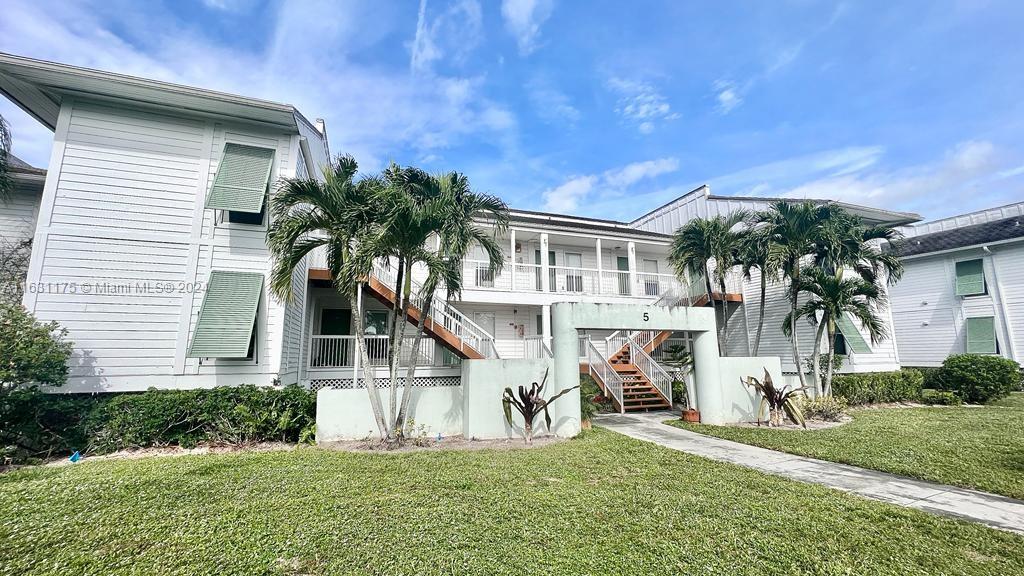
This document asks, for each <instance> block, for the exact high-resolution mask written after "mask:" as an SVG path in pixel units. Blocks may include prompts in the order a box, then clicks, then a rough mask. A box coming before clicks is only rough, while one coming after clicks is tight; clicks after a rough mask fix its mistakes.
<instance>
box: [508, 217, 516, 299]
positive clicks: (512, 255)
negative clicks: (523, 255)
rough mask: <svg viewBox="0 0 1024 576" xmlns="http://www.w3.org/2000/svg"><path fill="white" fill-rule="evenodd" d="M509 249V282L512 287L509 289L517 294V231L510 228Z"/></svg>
mask: <svg viewBox="0 0 1024 576" xmlns="http://www.w3.org/2000/svg"><path fill="white" fill-rule="evenodd" d="M508 248H509V252H508V253H509V257H508V260H509V268H511V269H510V270H509V271H508V276H509V279H510V280H509V282H511V286H509V289H510V290H512V291H513V292H515V290H516V229H515V228H510V229H509V231H508Z"/></svg>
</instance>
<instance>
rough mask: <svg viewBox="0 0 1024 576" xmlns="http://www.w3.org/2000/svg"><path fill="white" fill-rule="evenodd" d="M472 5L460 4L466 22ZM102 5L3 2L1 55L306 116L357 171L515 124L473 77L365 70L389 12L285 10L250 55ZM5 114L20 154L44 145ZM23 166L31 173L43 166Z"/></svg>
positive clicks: (370, 7)
mask: <svg viewBox="0 0 1024 576" xmlns="http://www.w3.org/2000/svg"><path fill="white" fill-rule="evenodd" d="M474 3H475V2H470V3H466V2H462V3H460V6H462V7H463V8H462V9H463V10H464V11H463V12H462V13H463V14H464V13H465V10H466V8H465V7H466V6H470V5H471V4H474ZM104 6H105V5H104V4H102V3H98V4H96V5H73V4H67V5H65V4H64V3H60V4H59V9H55V8H54V7H53V6H49V5H48V4H47V3H46V2H45V1H40V2H9V3H8V4H7V5H5V6H4V12H5V14H4V18H2V19H0V51H5V52H13V53H16V54H21V55H25V56H31V57H35V58H42V59H46V60H53V61H57V62H64V63H68V64H74V65H79V66H87V67H91V68H98V69H101V70H109V71H114V72H120V73H124V74H132V75H137V76H143V77H146V78H154V79H159V80H166V81H171V82H178V83H183V84H189V85H193V86H200V87H204V88H212V89H216V90H222V91H226V92H232V93H237V94H244V95H246V96H254V97H260V98H265V99H269V100H274V101H278V102H288V103H291V104H295V105H296V106H297V107H299V109H301V110H302V111H303V113H305V114H306V115H307V116H309V117H318V116H320V117H324V118H326V119H327V124H328V130H329V131H330V133H331V149H332V151H334V152H346V153H352V154H353V155H355V156H356V158H358V159H359V160H360V163H361V167H362V168H363V169H364V170H376V169H378V168H380V167H381V166H383V165H384V163H385V161H386V160H387V159H389V158H390V157H393V154H395V153H396V151H402V150H403V149H404V148H411V149H412V152H413V153H414V154H415V156H414V157H419V156H421V155H426V154H430V153H438V152H439V151H441V150H443V149H444V148H448V147H451V146H455V145H458V144H459V143H460V142H463V141H465V140H466V139H467V138H468V137H471V136H477V135H480V136H484V137H486V138H489V139H490V140H491V141H493V142H496V143H498V144H500V145H503V146H505V145H511V144H509V143H510V142H514V139H515V134H516V130H517V123H516V119H515V117H514V116H513V115H512V114H511V112H509V110H508V109H506V108H505V107H504V106H502V105H500V104H498V103H496V102H494V101H493V100H491V99H489V98H487V97H486V96H485V95H484V93H483V79H482V78H480V77H475V76H459V75H442V74H435V73H433V72H430V77H429V81H423V79H422V78H416V77H410V75H409V74H407V73H405V72H404V71H403V70H393V71H392V70H386V69H382V68H380V67H378V66H375V65H368V64H363V63H361V61H360V58H359V56H360V55H361V54H360V52H361V51H362V50H366V49H369V48H371V47H373V46H375V45H377V44H379V42H380V41H381V40H382V39H384V38H386V37H387V36H389V35H393V34H395V33H399V32H400V30H397V29H396V28H395V26H398V25H400V23H401V22H400V20H399V19H398V18H396V17H394V16H393V15H391V14H389V13H388V12H387V11H389V10H393V9H394V8H393V7H388V6H382V5H378V4H377V3H374V2H364V3H352V4H349V5H347V7H346V9H345V10H338V9H337V7H336V6H335V5H334V4H333V3H332V2H326V1H324V2H322V3H320V4H317V5H308V6H306V7H305V8H304V9H302V10H295V9H292V8H290V7H288V6H282V7H281V8H280V10H279V12H278V14H277V15H276V16H275V17H274V19H273V26H274V29H273V31H272V34H271V35H270V41H269V42H268V43H267V44H265V45H264V47H263V48H262V49H260V50H258V51H252V50H246V49H242V48H232V47H229V46H226V45H223V44H221V43H220V42H219V41H217V40H214V39H211V38H208V37H205V36H202V35H199V34H198V33H197V31H196V30H195V29H194V28H192V27H188V26H185V25H183V24H181V23H180V22H179V21H177V20H175V19H174V17H173V15H170V14H153V15H152V16H153V17H151V18H147V19H145V20H141V21H140V20H138V19H133V20H129V19H130V18H132V17H131V16H130V15H123V16H122V12H123V11H116V10H106V11H104V10H101V8H103V7H104ZM154 10H156V9H155V8H154ZM382 11H383V12H382ZM325 14H326V15H330V17H329V18H325V17H324V15H325ZM157 16H160V17H157ZM119 18H123V19H121V20H119ZM370 21H372V22H374V25H373V26H367V25H366V22H370ZM127 23H131V24H132V25H131V26H128V25H127ZM310 39H315V41H311V40H310ZM444 49H445V50H447V48H444ZM446 54H447V52H446ZM5 106H7V107H6V108H3V110H4V112H3V113H4V116H5V117H7V115H8V112H7V110H11V107H10V106H9V105H6V104H5ZM11 114H12V118H10V121H11V122H12V125H14V126H15V129H16V132H15V146H16V148H15V149H16V150H17V151H18V152H21V151H23V150H25V149H26V148H32V149H38V148H40V146H39V144H38V143H39V142H42V141H44V140H46V141H47V142H48V139H49V138H51V137H52V136H51V135H50V134H49V133H48V132H47V131H46V130H45V129H41V128H39V127H38V126H31V125H30V124H31V122H25V123H24V124H25V125H26V127H22V126H19V125H18V123H19V122H20V121H19V120H17V119H16V118H14V116H17V114H20V112H19V113H17V114H15V113H13V112H12V113H11ZM332 126H333V127H334V128H333V129H332V128H331V127H332ZM23 128H24V129H23ZM46 148H47V149H48V148H49V145H48V143H47V145H46ZM26 155H27V156H28V157H27V158H26V160H29V161H31V162H33V163H36V164H39V163H42V164H44V165H45V162H46V160H47V158H48V153H46V154H38V155H37V154H36V153H32V154H26Z"/></svg>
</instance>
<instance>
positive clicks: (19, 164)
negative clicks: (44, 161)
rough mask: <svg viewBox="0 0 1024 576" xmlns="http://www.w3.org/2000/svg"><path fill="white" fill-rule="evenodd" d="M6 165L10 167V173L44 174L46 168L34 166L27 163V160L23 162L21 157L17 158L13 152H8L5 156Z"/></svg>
mask: <svg viewBox="0 0 1024 576" xmlns="http://www.w3.org/2000/svg"><path fill="white" fill-rule="evenodd" d="M7 166H8V167H9V168H10V170H11V172H12V173H22V174H39V175H45V174H46V170H45V169H43V168H36V167H35V166H33V165H31V164H29V163H28V162H25V161H24V160H22V159H21V158H18V157H17V156H15V155H14V154H8V156H7Z"/></svg>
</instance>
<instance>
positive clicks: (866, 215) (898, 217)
mask: <svg viewBox="0 0 1024 576" xmlns="http://www.w3.org/2000/svg"><path fill="white" fill-rule="evenodd" d="M695 196H704V197H705V199H707V200H708V201H747V202H754V203H758V204H765V205H767V204H768V203H770V202H777V201H782V202H793V203H795V202H803V201H805V200H810V201H811V202H814V203H816V204H834V205H836V206H840V207H842V208H844V209H846V211H848V212H850V213H851V214H854V215H857V216H860V217H861V218H863V219H865V220H867V221H870V222H875V223H879V224H892V225H898V224H909V223H911V222H918V221H920V220H921V216H920V215H918V214H915V213H913V212H899V211H895V210H886V209H883V208H875V207H872V206H862V205H860V204H850V203H847V202H840V201H838V200H828V199H822V198H775V197H768V196H726V195H722V194H712V193H711V187H710V186H708V185H707V184H703V185H701V186H698V187H697V188H694V189H693V190H691V191H689V192H687V193H686V194H683V195H682V196H680V197H678V198H676V199H674V200H670V201H668V202H666V203H665V204H662V205H661V206H658V207H657V208H655V209H653V210H651V211H649V212H647V213H646V214H643V215H642V216H638V217H637V218H635V219H633V221H632V222H630V224H631V225H633V226H638V225H640V224H643V223H644V222H647V221H648V220H651V219H652V218H654V217H656V216H659V215H661V214H665V213H667V212H671V211H672V210H674V209H675V208H677V207H679V206H681V205H683V204H686V203H687V202H690V201H692V200H693V199H694V197H695Z"/></svg>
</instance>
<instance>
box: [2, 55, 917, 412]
mask: <svg viewBox="0 0 1024 576" xmlns="http://www.w3.org/2000/svg"><path fill="white" fill-rule="evenodd" d="M0 90H3V91H4V92H5V93H6V94H7V95H8V96H9V97H10V98H11V99H12V100H13V101H14V102H15V103H16V104H18V105H19V106H21V107H22V108H23V109H24V110H26V111H27V112H29V113H30V114H32V115H33V116H35V117H36V118H37V119H39V121H40V122H42V123H43V124H45V125H46V126H48V127H50V128H51V129H53V130H54V145H53V150H52V153H51V158H50V163H49V167H48V170H49V171H48V174H47V176H46V178H45V187H44V188H43V192H42V199H41V203H40V204H39V209H38V222H37V223H36V224H35V231H34V250H33V253H32V262H31V267H30V270H29V277H28V286H29V288H30V290H29V291H28V293H26V295H25V298H24V304H25V306H26V307H27V308H28V309H29V310H30V311H32V312H33V313H34V314H36V316H37V317H39V318H40V319H41V320H56V321H58V322H60V323H61V324H62V325H64V326H65V327H67V328H68V330H69V332H70V338H71V339H72V340H73V341H74V342H75V351H74V356H73V359H72V366H71V377H70V378H69V380H68V383H67V385H66V386H65V387H64V388H63V390H65V391H126V390H143V389H146V388H148V387H150V386H158V387H164V388H174V387H177V388H191V387H207V386H215V385H235V384H240V383H254V384H270V383H272V382H277V381H279V382H281V383H292V382H299V383H302V384H304V385H306V386H309V387H312V388H321V387H331V388H347V387H353V386H358V385H359V384H358V383H357V382H354V379H355V376H356V375H357V374H359V366H358V358H357V355H356V354H355V353H354V351H355V347H354V344H355V339H354V336H353V335H352V332H353V323H352V317H353V314H360V315H361V316H362V317H363V318H364V319H365V321H366V324H367V327H368V333H369V334H370V336H369V337H368V341H367V346H368V348H369V351H370V358H371V362H372V363H374V364H375V365H376V369H377V375H378V377H383V376H384V375H385V369H384V367H383V364H384V358H385V356H386V353H387V350H386V340H385V339H384V337H383V334H384V332H385V326H386V325H387V322H388V319H389V314H391V312H390V309H391V308H392V303H393V300H394V285H395V283H394V278H393V269H390V270H389V269H387V268H386V267H385V266H379V267H378V268H377V269H376V270H375V271H374V274H373V275H372V276H371V277H370V278H369V282H367V283H366V285H365V287H364V288H363V290H362V292H363V293H362V297H361V300H360V307H361V308H362V309H361V310H357V311H353V310H351V309H350V306H349V303H348V301H347V299H346V298H342V297H341V296H340V295H338V294H337V292H336V291H335V290H334V289H333V288H331V286H330V276H329V273H328V271H327V270H326V268H325V265H324V258H323V256H322V254H319V253H314V254H311V255H310V257H309V258H308V262H306V266H305V268H304V269H301V270H298V271H297V272H296V274H295V277H294V278H293V282H294V283H293V291H294V294H295V298H294V299H293V300H292V301H289V302H280V301H278V300H277V299H276V298H274V297H273V296H272V295H271V294H270V293H269V291H268V286H267V280H266V279H267V277H268V275H269V272H270V267H271V262H270V254H269V252H268V250H267V245H266V232H267V220H268V215H267V213H266V212H267V211H266V206H267V197H268V194H273V190H274V185H273V183H274V182H276V181H277V180H278V179H280V178H286V177H296V176H298V177H305V176H307V175H319V174H320V171H319V167H320V166H322V165H324V164H325V163H327V162H328V159H329V149H328V143H327V134H326V130H325V128H324V125H323V123H322V122H321V121H317V122H309V121H308V120H306V118H305V117H304V116H303V115H302V114H301V113H299V111H298V110H296V109H295V108H294V107H292V106H289V105H286V104H278V103H273V102H267V101H263V100H256V99H252V98H245V97H241V96H235V95H230V94H223V93H219V92H213V91H209V90H203V89H197V88H191V87H185V86H178V85H173V84H168V83H164V82H156V81H151V80H146V79H140V78H133V77H128V76H123V75H119V74H111V73H107V72H100V71H96V70H87V69H82V68H77V67H72V66H66V65H61V64H54V63H50V62H41V61H37V60H31V59H27V58H21V57H16V56H10V55H2V54H0ZM769 200H770V199H765V198H732V197H719V196H713V195H711V194H710V192H709V190H708V188H707V187H702V188H699V189H697V190H695V191H693V192H691V193H689V194H687V195H685V196H683V197H681V198H679V199H677V200H675V201H673V202H671V203H669V204H667V205H665V206H663V207H661V208H658V209H657V210H655V211H653V212H651V213H649V214H647V215H645V216H643V217H641V218H639V219H637V220H636V221H634V222H630V223H626V222H618V221H614V220H600V219H593V218H581V217H575V216H564V215H558V214H546V213H540V212H531V211H526V210H513V211H512V214H511V224H510V226H509V227H508V228H507V230H506V231H504V232H502V235H501V241H502V243H503V244H504V245H505V246H507V249H506V261H505V266H504V269H503V270H502V271H501V272H500V273H496V274H494V273H491V272H489V271H488V269H487V266H486V262H485V261H483V260H482V258H483V255H482V254H480V255H478V257H476V258H469V259H467V260H466V261H465V263H464V279H465V289H464V291H463V294H462V297H461V299H460V300H459V301H458V302H455V303H446V302H444V301H443V300H441V299H440V298H439V299H438V300H436V301H435V302H434V303H433V304H432V306H431V308H432V310H431V314H430V320H431V321H430V322H427V323H426V324H427V333H428V335H429V336H430V338H429V339H425V340H424V343H423V345H422V347H421V350H420V358H421V360H420V363H421V365H422V367H421V368H419V369H418V372H417V382H416V385H417V386H421V387H442V386H455V385H458V382H459V381H460V377H461V375H462V374H463V367H461V366H460V364H461V362H462V360H464V359H478V358H502V359H507V358H542V357H546V356H550V350H549V340H550V337H551V306H552V304H553V303H556V302H592V303H624V304H645V305H652V304H657V305H677V304H682V305H688V306H706V305H708V304H709V302H707V296H706V295H705V294H704V289H703V285H702V283H701V282H700V281H697V282H694V283H692V284H690V285H682V284H681V283H680V282H679V281H678V280H677V279H676V278H675V276H674V275H673V273H672V270H671V267H670V265H669V263H668V261H667V256H668V253H669V245H670V241H671V237H670V234H671V232H673V231H674V230H675V229H676V228H677V227H678V226H680V225H681V224H683V223H685V222H686V221H687V220H688V219H690V218H693V217H695V216H707V215H713V214H717V213H722V212H727V211H730V210H732V209H734V208H739V207H744V208H759V207H763V206H764V205H765V204H766V203H767V202H768V201H769ZM846 207H847V208H849V209H851V210H853V211H854V212H856V213H858V214H860V215H862V216H863V217H865V218H866V219H868V220H870V221H873V222H887V223H905V222H910V221H914V220H916V219H917V218H916V216H914V215H912V214H904V213H899V212H891V211H886V210H879V209H874V208H868V207H861V206H846ZM481 224H482V225H487V223H485V222H484V223H481ZM418 277H420V276H418V275H417V274H414V279H415V278H418ZM758 286H759V278H758V277H757V276H756V274H755V277H754V278H753V279H751V280H748V281H744V280H743V279H742V278H741V277H740V276H739V275H732V276H730V278H729V281H728V283H727V287H726V293H725V294H715V295H714V298H713V299H712V300H713V302H712V303H713V304H715V305H719V306H721V305H727V306H729V307H730V314H731V318H732V321H731V322H730V324H729V330H730V333H729V334H728V340H729V345H728V346H727V348H728V349H727V350H726V351H725V352H726V353H727V355H732V356H747V355H749V354H750V350H749V349H750V342H751V341H752V339H753V333H754V330H755V329H756V326H755V323H756V317H757V305H756V303H757V298H758ZM782 290H783V288H782V285H781V284H773V285H771V292H770V294H769V298H770V302H769V307H768V315H767V318H766V322H765V335H764V337H763V342H762V349H761V354H762V355H777V356H779V357H781V358H782V362H783V370H787V371H794V370H795V366H793V365H792V362H791V360H789V358H790V352H789V349H790V348H789V341H788V339H786V338H785V337H784V336H783V335H782V333H781V329H780V326H781V322H782V318H783V316H784V315H785V313H786V303H785V299H784V298H783V296H782ZM414 312H415V313H416V314H418V313H419V311H418V310H414ZM638 322H639V320H638ZM622 328H623V330H618V331H611V330H601V331H586V332H585V337H584V338H583V339H581V341H580V360H581V367H583V368H584V369H585V370H589V371H591V372H592V373H595V371H596V373H597V376H598V378H599V380H600V379H602V378H603V379H611V380H614V381H615V383H616V384H615V385H616V387H617V388H616V389H617V390H619V392H618V395H617V396H616V398H617V400H618V402H619V403H620V406H624V407H625V408H647V407H658V406H662V407H663V406H668V398H669V397H670V395H671V392H670V384H671V378H670V377H669V376H668V375H667V374H666V373H665V371H664V369H663V368H662V367H660V365H659V364H658V362H657V358H660V354H661V353H662V352H663V351H664V349H665V348H666V347H667V346H668V345H670V344H683V345H686V344H687V343H688V336H687V335H686V334H684V333H671V332H656V331H652V330H647V331H643V330H633V329H634V328H636V326H623V327H622ZM843 330H844V335H845V338H846V340H847V341H848V342H849V346H848V362H847V366H846V367H845V368H844V370H853V371H868V370H887V369H892V368H896V367H898V366H899V363H898V359H897V357H896V354H895V351H894V347H893V344H892V342H883V343H881V344H879V345H877V346H871V345H869V344H867V343H865V338H864V337H863V336H861V335H860V333H859V330H857V328H856V327H855V326H853V325H852V324H850V325H849V326H847V325H845V324H844V326H843ZM408 332H409V333H411V332H412V330H409V331H408ZM847 332H849V333H847ZM807 333H808V335H804V333H803V332H801V336H803V345H804V347H805V352H806V351H809V348H810V345H811V343H812V341H813V336H812V335H810V330H808V331H807ZM627 337H631V338H632V339H633V340H634V342H635V344H633V345H632V347H631V346H629V345H627ZM410 340H411V338H410ZM410 345H411V342H410V343H408V344H406V346H410ZM410 355H411V351H410V350H407V349H405V350H403V352H402V357H403V358H408V357H409V356H410ZM602 384H607V383H606V382H602Z"/></svg>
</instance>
